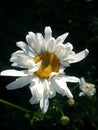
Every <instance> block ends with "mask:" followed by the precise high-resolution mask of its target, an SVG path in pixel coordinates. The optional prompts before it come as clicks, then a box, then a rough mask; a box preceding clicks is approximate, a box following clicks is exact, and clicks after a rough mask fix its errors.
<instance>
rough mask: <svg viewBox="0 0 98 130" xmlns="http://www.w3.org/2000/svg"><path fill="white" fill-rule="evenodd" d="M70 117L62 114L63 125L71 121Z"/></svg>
mask: <svg viewBox="0 0 98 130" xmlns="http://www.w3.org/2000/svg"><path fill="white" fill-rule="evenodd" d="M69 121H70V119H69V117H68V116H62V117H61V124H62V125H67V124H68V123H69Z"/></svg>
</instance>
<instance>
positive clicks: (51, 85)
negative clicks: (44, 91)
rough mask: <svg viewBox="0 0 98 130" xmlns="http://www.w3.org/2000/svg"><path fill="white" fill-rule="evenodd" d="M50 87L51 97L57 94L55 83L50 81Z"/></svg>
mask: <svg viewBox="0 0 98 130" xmlns="http://www.w3.org/2000/svg"><path fill="white" fill-rule="evenodd" d="M49 88H50V93H49V98H53V97H54V96H56V90H55V89H54V87H53V84H52V83H51V82H49Z"/></svg>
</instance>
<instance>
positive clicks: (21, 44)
mask: <svg viewBox="0 0 98 130" xmlns="http://www.w3.org/2000/svg"><path fill="white" fill-rule="evenodd" d="M16 45H17V46H18V47H20V48H21V49H22V50H23V51H24V52H25V53H26V54H28V55H29V56H31V57H34V56H36V53H35V52H34V51H33V50H32V49H31V48H30V47H29V46H28V45H27V44H26V43H24V42H22V41H20V42H17V43H16Z"/></svg>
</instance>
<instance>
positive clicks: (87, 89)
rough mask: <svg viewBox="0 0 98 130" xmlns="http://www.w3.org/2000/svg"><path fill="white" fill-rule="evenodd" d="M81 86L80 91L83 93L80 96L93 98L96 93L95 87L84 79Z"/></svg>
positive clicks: (82, 78) (81, 80)
mask: <svg viewBox="0 0 98 130" xmlns="http://www.w3.org/2000/svg"><path fill="white" fill-rule="evenodd" d="M79 84H80V89H81V91H82V92H80V93H79V96H84V95H87V96H89V97H91V96H93V95H94V94H95V93H96V89H95V85H94V84H91V83H87V82H86V81H85V79H84V77H81V79H80V83H79Z"/></svg>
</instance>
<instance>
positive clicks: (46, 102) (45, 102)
mask: <svg viewBox="0 0 98 130" xmlns="http://www.w3.org/2000/svg"><path fill="white" fill-rule="evenodd" d="M48 107H49V100H48V97H47V95H46V94H44V95H43V97H42V99H41V101H40V108H41V111H42V113H43V114H45V113H46V112H47V110H48Z"/></svg>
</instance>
